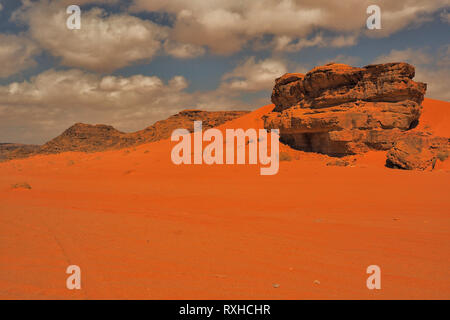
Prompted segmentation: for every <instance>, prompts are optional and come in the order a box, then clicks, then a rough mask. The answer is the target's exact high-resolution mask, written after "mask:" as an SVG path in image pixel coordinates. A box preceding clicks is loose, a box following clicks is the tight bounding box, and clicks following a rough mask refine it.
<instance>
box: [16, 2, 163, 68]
mask: <svg viewBox="0 0 450 320" xmlns="http://www.w3.org/2000/svg"><path fill="white" fill-rule="evenodd" d="M62 8H63V7H61V6H60V4H58V3H56V4H49V3H47V2H42V3H33V4H30V5H28V6H25V7H24V8H23V9H22V11H21V12H19V13H17V14H16V17H18V18H19V19H21V20H22V21H26V22H27V23H28V24H29V25H30V35H31V37H32V38H33V39H35V40H36V41H37V42H38V43H39V45H40V46H41V47H43V48H44V49H46V50H48V51H50V52H51V53H52V54H53V55H54V56H56V57H61V63H62V64H63V65H67V66H74V67H82V68H86V69H90V70H96V71H106V72H107V71H112V70H116V69H119V68H122V67H125V66H128V65H130V64H132V63H133V62H136V61H143V60H147V61H150V60H151V58H152V57H154V56H155V55H156V54H157V52H158V50H159V49H160V48H161V40H162V39H165V38H166V37H167V33H168V30H167V28H164V27H161V26H158V25H156V24H154V23H152V22H150V21H144V20H141V19H139V18H136V17H132V16H129V15H125V14H117V15H106V14H105V12H103V11H102V10H100V9H96V8H94V9H92V10H90V11H87V12H82V19H81V30H69V29H68V28H67V27H66V19H67V17H68V16H67V14H66V12H65V10H63V9H62Z"/></svg>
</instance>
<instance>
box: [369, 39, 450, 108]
mask: <svg viewBox="0 0 450 320" xmlns="http://www.w3.org/2000/svg"><path fill="white" fill-rule="evenodd" d="M385 62H408V63H411V64H412V65H414V66H415V67H416V77H415V78H414V80H416V81H421V82H425V83H427V84H428V88H427V93H426V96H427V97H430V98H434V99H439V100H445V101H450V92H449V90H448V83H450V45H447V46H443V47H441V48H440V49H439V50H438V51H437V52H435V53H431V52H430V50H428V49H412V48H408V49H405V50H392V51H391V52H389V53H388V54H386V55H381V56H379V57H377V58H376V59H375V60H374V61H373V63H385Z"/></svg>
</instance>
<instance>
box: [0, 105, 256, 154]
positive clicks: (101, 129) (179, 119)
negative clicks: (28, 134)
mask: <svg viewBox="0 0 450 320" xmlns="http://www.w3.org/2000/svg"><path fill="white" fill-rule="evenodd" d="M247 113H248V111H202V110H184V111H181V112H179V113H177V114H175V115H173V116H170V117H169V118H167V119H165V120H161V121H158V122H156V123H155V124H153V125H151V126H149V127H147V128H145V129H143V130H140V131H137V132H132V133H125V132H121V131H119V130H117V129H115V128H114V127H112V126H109V125H104V124H96V125H91V124H84V123H76V124H74V125H73V126H71V127H70V128H68V129H67V130H65V131H64V132H63V133H62V134H61V135H59V136H57V137H56V138H54V139H52V140H50V141H48V142H47V143H45V144H44V145H42V146H39V145H25V144H12V143H2V144H0V161H5V160H10V159H16V158H25V157H28V156H31V155H35V154H50V153H61V152H68V151H78V152H98V151H105V150H110V149H120V148H127V147H131V146H137V145H140V144H144V143H149V142H154V141H158V140H161V139H167V138H169V137H170V135H171V134H172V131H173V130H175V129H179V128H184V129H187V130H189V131H190V132H192V131H193V126H194V121H195V120H201V121H202V122H203V128H204V129H209V128H212V127H216V126H219V125H221V124H223V123H225V122H227V121H230V120H233V119H236V118H238V117H241V116H242V115H244V114H247Z"/></svg>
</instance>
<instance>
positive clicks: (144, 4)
mask: <svg viewBox="0 0 450 320" xmlns="http://www.w3.org/2000/svg"><path fill="white" fill-rule="evenodd" d="M371 4H373V1H372V0H346V1H328V0H301V1H300V0H281V1H280V0H260V1H242V0H213V1H203V0H191V1H184V0H153V1H147V0H134V4H133V6H132V8H131V9H132V10H134V11H141V10H147V11H158V12H168V13H170V14H173V15H174V16H175V17H176V20H175V25H174V28H173V30H172V37H173V38H174V39H176V40H178V41H181V42H184V43H191V44H195V45H200V46H208V47H209V48H210V49H211V50H212V52H215V53H221V54H228V53H233V52H237V51H239V50H240V49H242V47H243V46H244V45H246V44H247V43H248V42H249V41H252V40H255V39H258V38H261V37H263V36H265V35H273V36H274V38H275V41H274V42H273V45H274V46H275V49H277V50H287V51H298V50H301V49H302V48H304V47H307V46H314V45H322V46H336V47H340V46H349V45H354V44H355V43H356V40H357V35H358V34H359V33H360V32H362V31H364V30H365V25H366V19H367V17H368V15H367V13H366V9H367V7H368V6H369V5H371ZM377 4H378V5H379V6H380V7H381V10H382V11H381V13H382V28H383V29H382V30H381V31H379V32H378V31H377V32H373V33H367V34H370V35H374V36H387V35H389V34H392V33H394V32H396V31H398V30H401V29H403V28H405V27H407V26H414V25H417V24H419V23H421V22H423V21H424V20H426V19H428V18H429V17H431V15H432V14H433V13H434V12H436V11H437V10H439V9H440V8H443V7H445V6H446V5H448V0H434V1H429V0H404V1H391V0H379V1H377ZM317 30H327V31H331V32H334V33H338V34H344V35H340V36H337V37H335V38H331V39H323V41H321V39H319V38H317V37H314V36H313V34H315V32H316V31H317ZM308 39H310V40H308ZM311 39H312V40H311Z"/></svg>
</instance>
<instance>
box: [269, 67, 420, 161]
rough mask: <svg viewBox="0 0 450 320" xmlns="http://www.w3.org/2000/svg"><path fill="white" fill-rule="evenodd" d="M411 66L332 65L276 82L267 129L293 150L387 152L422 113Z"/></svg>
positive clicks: (326, 152) (417, 85) (286, 76)
mask: <svg viewBox="0 0 450 320" xmlns="http://www.w3.org/2000/svg"><path fill="white" fill-rule="evenodd" d="M414 74H415V72H414V67H413V66H411V65H409V64H407V63H387V64H379V65H369V66H366V67H364V68H356V67H352V66H348V65H345V64H336V63H331V64H327V65H325V66H321V67H317V68H314V69H313V70H311V71H310V72H308V73H307V74H306V75H302V74H286V75H284V76H282V77H280V78H278V79H277V80H276V81H275V87H274V89H273V92H272V102H273V103H274V104H275V108H274V110H273V112H271V113H269V114H268V115H267V116H265V117H264V125H265V128H267V129H273V128H278V129H280V138H281V140H282V141H283V142H285V143H287V144H288V145H290V146H291V147H293V148H296V149H299V150H303V151H311V152H319V153H324V154H328V155H333V156H344V155H349V154H357V153H362V152H366V151H368V150H370V149H376V150H388V149H390V148H391V147H392V146H393V143H394V142H395V141H396V140H397V139H398V138H399V136H400V135H401V133H402V132H404V131H406V130H409V129H411V128H412V127H414V126H415V125H416V124H417V122H418V119H419V117H420V113H421V109H422V107H421V103H422V101H423V97H424V94H425V91H426V84H424V83H420V82H415V81H413V80H412V78H413V77H414Z"/></svg>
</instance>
